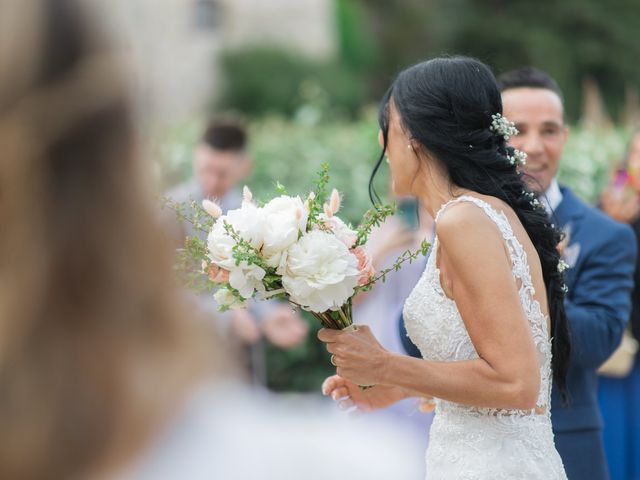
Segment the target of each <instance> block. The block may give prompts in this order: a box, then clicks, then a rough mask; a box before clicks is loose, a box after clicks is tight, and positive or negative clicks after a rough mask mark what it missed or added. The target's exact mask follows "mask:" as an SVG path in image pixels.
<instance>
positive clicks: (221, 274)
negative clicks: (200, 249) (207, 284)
mask: <svg viewBox="0 0 640 480" xmlns="http://www.w3.org/2000/svg"><path fill="white" fill-rule="evenodd" d="M207 274H208V275H209V278H210V279H211V281H212V282H213V283H226V282H228V281H229V270H225V269H224V268H220V267H219V266H218V265H215V264H211V265H210V266H209V268H208V269H207Z"/></svg>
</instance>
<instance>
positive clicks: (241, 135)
mask: <svg viewBox="0 0 640 480" xmlns="http://www.w3.org/2000/svg"><path fill="white" fill-rule="evenodd" d="M202 142H203V143H204V144H205V145H207V146H209V147H210V148H212V149H214V150H222V151H234V152H239V151H242V150H244V149H245V147H246V145H247V130H246V129H245V127H244V125H242V123H240V122H237V121H234V120H213V121H211V122H209V124H208V125H207V128H206V129H205V131H204V134H203V135H202Z"/></svg>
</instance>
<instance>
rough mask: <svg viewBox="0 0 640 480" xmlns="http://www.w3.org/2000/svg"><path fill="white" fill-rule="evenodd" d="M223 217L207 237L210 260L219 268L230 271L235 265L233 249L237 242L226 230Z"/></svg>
mask: <svg viewBox="0 0 640 480" xmlns="http://www.w3.org/2000/svg"><path fill="white" fill-rule="evenodd" d="M224 218H225V217H221V218H220V219H219V220H218V221H217V222H216V223H215V224H214V225H213V228H212V229H211V231H210V232H209V235H208V237H207V250H208V256H209V259H210V260H211V261H212V262H213V263H215V264H216V265H218V266H219V267H222V268H226V269H227V270H229V269H230V268H231V266H233V265H234V264H235V261H234V260H233V257H232V248H233V246H234V245H235V244H236V242H235V241H234V240H233V238H231V237H230V236H229V235H228V234H227V232H226V231H225V229H224V224H223V220H224Z"/></svg>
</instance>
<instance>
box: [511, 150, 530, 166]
mask: <svg viewBox="0 0 640 480" xmlns="http://www.w3.org/2000/svg"><path fill="white" fill-rule="evenodd" d="M507 159H508V160H509V163H510V164H511V165H526V164H527V154H526V153H524V152H521V151H520V150H518V149H514V151H513V155H509V156H507Z"/></svg>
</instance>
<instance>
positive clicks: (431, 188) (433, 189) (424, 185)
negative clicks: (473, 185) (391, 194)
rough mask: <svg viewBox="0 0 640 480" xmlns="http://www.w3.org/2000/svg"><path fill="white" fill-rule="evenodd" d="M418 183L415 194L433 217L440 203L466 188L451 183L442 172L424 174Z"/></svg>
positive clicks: (459, 193)
mask: <svg viewBox="0 0 640 480" xmlns="http://www.w3.org/2000/svg"><path fill="white" fill-rule="evenodd" d="M416 184H418V182H416ZM419 184H420V188H419V190H418V191H417V192H416V196H417V197H418V198H419V199H420V203H421V205H422V206H423V208H424V209H425V210H427V211H428V212H429V214H430V215H431V217H433V218H435V217H436V214H437V213H438V211H439V210H440V208H441V207H442V205H444V204H445V203H447V202H448V201H450V200H453V199H454V198H457V197H459V196H460V195H464V194H465V193H467V190H465V189H463V188H460V187H457V186H455V185H453V184H452V183H451V181H450V180H449V177H448V176H446V175H444V174H442V173H435V172H434V173H433V174H432V175H424V176H423V177H422V178H420V179H419Z"/></svg>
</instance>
